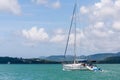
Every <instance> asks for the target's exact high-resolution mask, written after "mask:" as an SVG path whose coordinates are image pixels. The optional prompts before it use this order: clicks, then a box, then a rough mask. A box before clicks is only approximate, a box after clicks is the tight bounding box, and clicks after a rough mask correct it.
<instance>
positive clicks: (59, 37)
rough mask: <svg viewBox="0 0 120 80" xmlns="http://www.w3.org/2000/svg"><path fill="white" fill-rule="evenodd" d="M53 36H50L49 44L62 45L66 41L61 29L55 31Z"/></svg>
mask: <svg viewBox="0 0 120 80" xmlns="http://www.w3.org/2000/svg"><path fill="white" fill-rule="evenodd" d="M53 34H55V35H53V36H51V39H50V42H53V43H60V42H62V43H63V42H64V41H65V39H66V35H65V34H64V31H63V30H62V29H56V30H55V31H54V33H53Z"/></svg>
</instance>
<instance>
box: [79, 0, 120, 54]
mask: <svg viewBox="0 0 120 80" xmlns="http://www.w3.org/2000/svg"><path fill="white" fill-rule="evenodd" d="M119 4H120V0H100V1H99V2H96V3H94V4H93V5H90V6H82V7H81V8H80V14H81V15H82V17H83V18H84V16H85V17H86V18H87V20H86V23H88V24H87V27H85V28H84V29H83V33H84V36H85V37H84V38H81V49H83V50H82V51H83V52H84V51H86V52H87V53H89V52H92V53H96V52H115V51H116V52H117V51H119V48H120V46H119V45H118V44H119V43H120V42H119V41H120V37H119V36H120V32H119V30H120V15H119V14H120V5H119ZM87 21H88V22H87Z"/></svg>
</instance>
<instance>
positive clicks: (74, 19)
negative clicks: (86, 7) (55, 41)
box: [64, 0, 77, 63]
mask: <svg viewBox="0 0 120 80" xmlns="http://www.w3.org/2000/svg"><path fill="white" fill-rule="evenodd" d="M76 7H77V0H76V2H75V5H74V9H73V14H72V19H71V24H70V28H69V32H68V38H67V43H66V47H65V52H64V58H66V52H67V49H68V44H69V40H70V34H71V29H72V26H73V22H74V63H76V21H77V20H76V15H77V14H76Z"/></svg>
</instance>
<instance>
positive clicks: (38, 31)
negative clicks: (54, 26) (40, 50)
mask: <svg viewBox="0 0 120 80" xmlns="http://www.w3.org/2000/svg"><path fill="white" fill-rule="evenodd" d="M21 34H22V36H23V37H24V38H26V39H27V40H29V41H32V42H44V41H46V40H48V38H49V37H48V34H47V32H45V30H44V28H37V27H32V28H31V29H29V30H26V29H24V30H22V31H21Z"/></svg>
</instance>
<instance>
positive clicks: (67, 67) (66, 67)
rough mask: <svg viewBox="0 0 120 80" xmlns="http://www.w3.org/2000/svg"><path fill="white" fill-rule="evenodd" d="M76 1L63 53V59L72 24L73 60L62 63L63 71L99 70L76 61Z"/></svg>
mask: <svg viewBox="0 0 120 80" xmlns="http://www.w3.org/2000/svg"><path fill="white" fill-rule="evenodd" d="M76 8H77V0H76V3H75V5H74V9H73V14H72V19H71V24H70V28H69V32H68V38H67V43H66V47H65V52H64V58H66V53H67V50H68V45H69V41H70V34H71V31H72V29H73V23H74V60H73V61H72V63H66V62H63V64H62V65H63V70H92V71H94V70H100V69H99V68H98V67H96V66H93V65H89V64H87V63H84V62H78V61H77V57H76V47H77V46H76V21H77V19H76V18H77V16H76V15H77V14H76V13H77V9H76Z"/></svg>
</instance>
